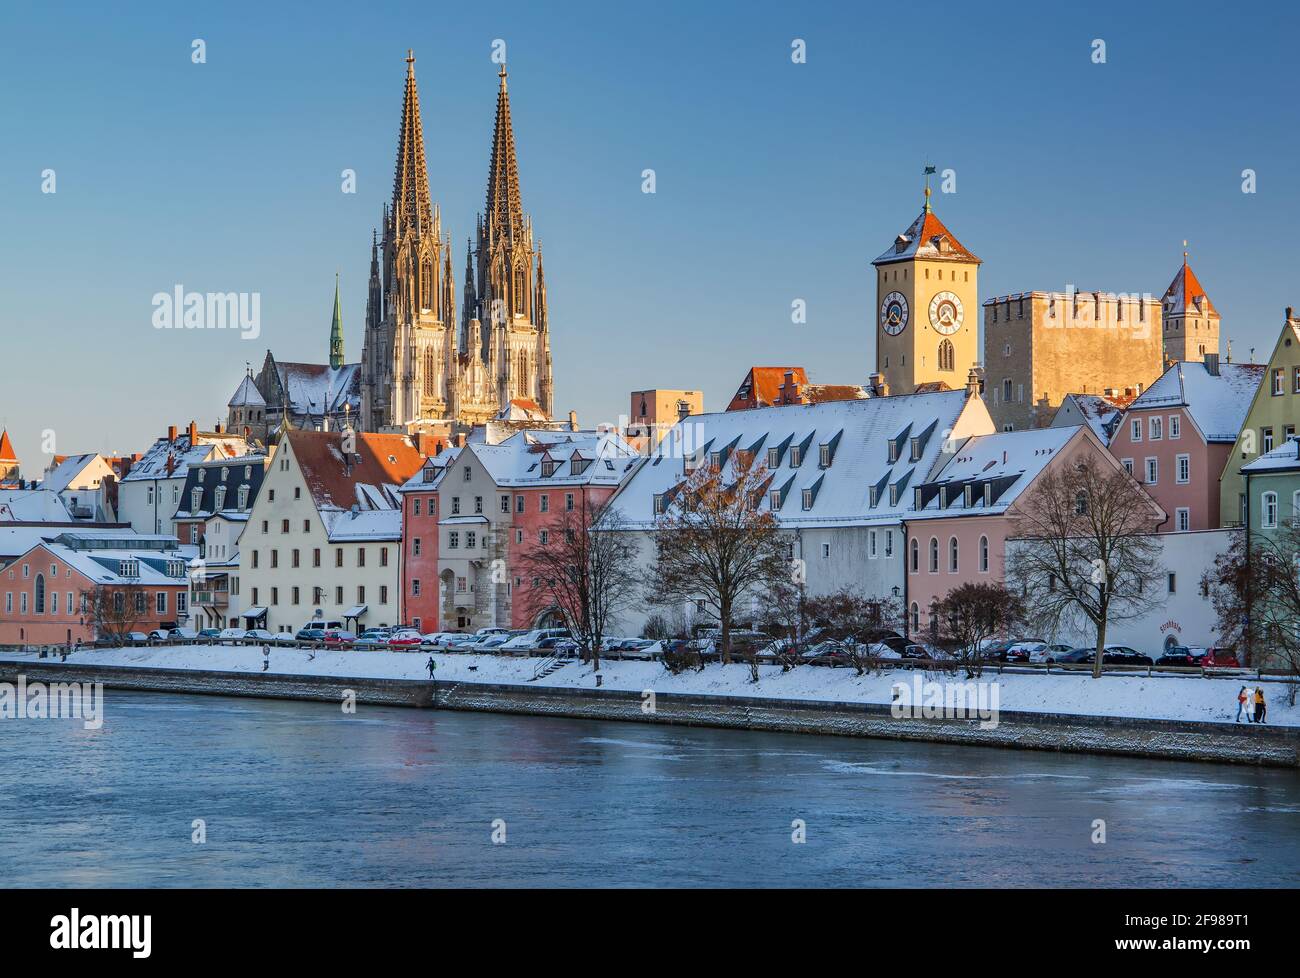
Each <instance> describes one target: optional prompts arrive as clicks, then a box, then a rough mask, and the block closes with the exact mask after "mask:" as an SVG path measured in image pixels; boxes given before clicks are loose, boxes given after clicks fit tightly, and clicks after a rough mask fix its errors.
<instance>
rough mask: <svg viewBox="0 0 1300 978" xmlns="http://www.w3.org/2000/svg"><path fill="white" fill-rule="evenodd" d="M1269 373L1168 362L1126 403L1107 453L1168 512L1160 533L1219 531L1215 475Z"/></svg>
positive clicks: (1211, 358)
mask: <svg viewBox="0 0 1300 978" xmlns="http://www.w3.org/2000/svg"><path fill="white" fill-rule="evenodd" d="M1266 369H1267V368H1266V367H1265V366H1264V365H1262V364H1254V363H1225V364H1220V363H1219V358H1218V356H1217V355H1215V354H1207V355H1206V358H1205V362H1203V363H1202V362H1199V361H1187V362H1178V363H1174V364H1172V365H1171V366H1170V367H1169V369H1168V370H1166V371H1165V372H1164V374H1162V375H1161V377H1160V379H1159V380H1157V381H1156V382H1155V383H1154V384H1152V385H1151V386H1150V387H1149V388H1147V390H1145V391H1143V392H1142V394H1141V396H1139V397H1138V398H1137V399H1136V400H1134V401H1133V403H1132V404H1130V405H1129V407H1128V410H1127V411H1126V412H1125V413H1124V417H1123V419H1122V420H1121V421H1120V423H1119V426H1118V427H1117V428H1116V430H1115V434H1114V436H1113V437H1112V438H1111V440H1110V451H1111V454H1112V455H1114V456H1115V458H1117V459H1119V461H1120V463H1121V464H1122V465H1123V466H1124V468H1125V469H1127V470H1128V471H1129V472H1130V473H1131V474H1132V476H1133V478H1135V479H1137V480H1138V481H1139V482H1141V483H1142V484H1143V486H1145V487H1146V490H1147V492H1149V493H1150V494H1151V496H1152V497H1153V498H1154V499H1155V500H1156V502H1158V503H1159V504H1160V506H1161V508H1162V509H1164V510H1165V512H1166V513H1168V514H1169V519H1168V520H1167V522H1166V523H1165V524H1164V525H1163V526H1161V527H1160V531H1161V532H1164V533H1170V532H1175V533H1180V532H1187V531H1189V530H1213V529H1217V528H1218V527H1219V476H1220V474H1221V473H1222V472H1223V468H1224V465H1225V463H1226V462H1227V460H1228V456H1229V454H1231V452H1232V446H1233V444H1234V443H1235V442H1236V440H1237V435H1238V434H1239V433H1240V432H1241V426H1242V424H1244V423H1245V420H1246V414H1247V412H1248V411H1249V410H1250V405H1251V401H1252V399H1253V398H1254V396H1255V391H1256V390H1257V389H1258V387H1259V385H1260V383H1261V382H1262V381H1263V379H1264V371H1265V370H1266Z"/></svg>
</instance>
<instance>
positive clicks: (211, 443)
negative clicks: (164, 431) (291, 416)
mask: <svg viewBox="0 0 1300 978" xmlns="http://www.w3.org/2000/svg"><path fill="white" fill-rule="evenodd" d="M246 454H248V442H246V441H244V439H243V438H242V437H240V436H237V435H229V434H225V433H221V434H217V433H209V432H200V433H199V434H198V437H197V439H196V444H194V445H191V444H190V436H189V434H188V433H182V434H179V435H177V436H176V440H175V441H169V440H168V439H166V438H159V439H158V440H157V441H156V442H154V443H153V444H152V445H151V446H150V447H149V450H148V451H147V452H145V453H144V455H143V457H141V459H140V460H139V461H138V462H136V463H135V464H134V465H132V466H131V471H130V472H128V473H127V474H126V476H125V477H124V478H123V479H122V482H124V483H126V482H143V481H145V480H150V479H184V478H185V477H186V475H188V474H189V467H190V466H191V465H193V464H195V463H196V462H206V461H207V460H208V459H210V458H233V457H236V456H240V455H246ZM169 459H170V460H171V464H170V470H169V467H168V460H169Z"/></svg>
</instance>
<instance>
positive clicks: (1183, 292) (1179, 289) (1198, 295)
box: [1160, 258, 1219, 316]
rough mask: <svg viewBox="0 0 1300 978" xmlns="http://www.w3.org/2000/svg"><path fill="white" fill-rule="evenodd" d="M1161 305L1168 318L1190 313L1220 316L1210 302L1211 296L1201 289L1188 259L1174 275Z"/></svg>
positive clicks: (1184, 259)
mask: <svg viewBox="0 0 1300 978" xmlns="http://www.w3.org/2000/svg"><path fill="white" fill-rule="evenodd" d="M1160 305H1161V308H1162V309H1163V310H1164V312H1165V315H1166V316H1170V315H1172V316H1182V315H1185V314H1187V313H1188V312H1191V313H1192V314H1194V315H1201V316H1217V315H1218V314H1219V312H1218V310H1217V309H1215V308H1214V303H1212V302H1211V301H1210V297H1209V295H1207V294H1206V292H1205V289H1204V288H1202V287H1201V283H1200V280H1198V279H1197V277H1196V273H1195V272H1193V271H1192V268H1191V266H1190V265H1188V264H1187V259H1186V258H1183V263H1182V265H1181V266H1179V269H1178V272H1177V273H1176V274H1175V275H1174V280H1173V281H1172V282H1170V283H1169V288H1167V289H1165V294H1164V297H1163V298H1162V299H1161V300H1160Z"/></svg>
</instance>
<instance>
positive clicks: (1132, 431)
mask: <svg viewBox="0 0 1300 978" xmlns="http://www.w3.org/2000/svg"><path fill="white" fill-rule="evenodd" d="M1129 440H1130V441H1141V440H1142V419H1141V418H1134V419H1133V423H1132V425H1131V426H1130V427H1129Z"/></svg>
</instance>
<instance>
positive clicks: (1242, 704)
mask: <svg viewBox="0 0 1300 978" xmlns="http://www.w3.org/2000/svg"><path fill="white" fill-rule="evenodd" d="M1246 699H1247V696H1246V687H1245V686H1242V687H1241V691H1240V692H1239V693H1237V719H1236V720H1234V721H1233V723H1241V715H1242V714H1243V713H1247V711H1246ZM1247 716H1248V717H1249V713H1247Z"/></svg>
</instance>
